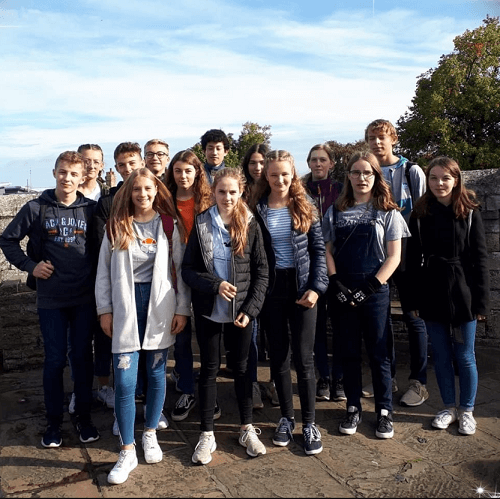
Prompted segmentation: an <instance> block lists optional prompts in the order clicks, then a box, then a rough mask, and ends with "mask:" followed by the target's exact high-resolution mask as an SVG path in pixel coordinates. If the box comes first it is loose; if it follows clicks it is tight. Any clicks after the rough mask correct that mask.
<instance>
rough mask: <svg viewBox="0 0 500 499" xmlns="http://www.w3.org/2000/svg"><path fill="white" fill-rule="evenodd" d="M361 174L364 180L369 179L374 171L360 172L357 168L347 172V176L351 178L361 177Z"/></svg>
mask: <svg viewBox="0 0 500 499" xmlns="http://www.w3.org/2000/svg"><path fill="white" fill-rule="evenodd" d="M361 175H363V178H365V179H366V180H369V179H371V178H372V177H373V175H375V173H373V172H360V171H358V170H351V171H350V172H349V177H352V178H356V179H358V178H361Z"/></svg>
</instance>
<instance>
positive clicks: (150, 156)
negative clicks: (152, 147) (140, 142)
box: [146, 151, 167, 159]
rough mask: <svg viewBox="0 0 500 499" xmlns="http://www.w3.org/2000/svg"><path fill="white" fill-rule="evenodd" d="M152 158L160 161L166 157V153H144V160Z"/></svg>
mask: <svg viewBox="0 0 500 499" xmlns="http://www.w3.org/2000/svg"><path fill="white" fill-rule="evenodd" d="M154 156H158V159H162V158H164V157H165V156H167V153H166V152H163V151H158V152H151V151H149V152H147V153H146V158H150V159H151V158H153V157H154Z"/></svg>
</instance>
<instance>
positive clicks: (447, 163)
mask: <svg viewBox="0 0 500 499" xmlns="http://www.w3.org/2000/svg"><path fill="white" fill-rule="evenodd" d="M435 166H440V167H441V168H443V170H446V171H447V172H448V173H449V174H450V175H451V176H452V177H453V178H454V179H456V180H457V185H456V186H455V187H453V190H452V191H451V204H452V207H453V212H454V213H455V216H456V217H457V218H462V219H464V218H467V216H468V215H469V212H470V211H471V210H475V209H477V208H478V207H479V203H478V201H477V199H476V193H475V192H474V191H472V190H471V189H467V188H466V187H465V185H464V183H463V180H462V172H461V171H460V167H459V166H458V163H457V162H456V161H455V160H454V159H451V158H449V157H448V156H438V157H437V158H434V159H433V160H432V161H431V162H430V163H429V164H428V165H427V169H426V171H425V179H426V188H427V190H426V191H425V193H424V194H423V196H421V197H420V198H419V200H418V201H417V203H416V205H415V209H414V210H413V211H414V214H415V216H416V217H417V218H422V217H425V216H426V215H428V214H429V207H430V204H431V202H432V201H434V200H435V199H436V196H434V194H433V193H432V192H431V190H430V188H429V177H430V174H431V170H432V169H433V168H434V167H435Z"/></svg>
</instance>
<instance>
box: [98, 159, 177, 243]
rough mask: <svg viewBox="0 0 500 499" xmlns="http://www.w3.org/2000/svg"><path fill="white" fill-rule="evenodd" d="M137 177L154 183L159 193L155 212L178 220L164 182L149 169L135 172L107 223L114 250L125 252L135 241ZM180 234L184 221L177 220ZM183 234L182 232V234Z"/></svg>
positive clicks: (124, 186) (126, 183)
mask: <svg viewBox="0 0 500 499" xmlns="http://www.w3.org/2000/svg"><path fill="white" fill-rule="evenodd" d="M137 177H146V178H148V179H150V180H152V181H153V183H154V184H155V186H156V189H157V193H156V196H155V199H154V201H153V210H154V211H156V212H157V213H163V214H165V215H169V216H171V217H174V218H176V211H175V206H174V201H173V199H172V195H171V194H170V192H169V191H168V189H167V188H166V187H165V186H164V185H163V182H162V181H161V180H160V179H158V178H157V177H156V175H154V174H153V173H151V172H150V171H149V169H148V168H138V169H137V170H134V171H133V172H132V173H131V174H130V176H129V177H128V178H127V180H125V182H124V183H123V185H122V186H121V187H120V189H119V190H118V192H117V193H116V195H115V197H114V199H113V206H112V207H111V215H110V217H109V220H108V222H107V224H106V225H107V233H108V237H109V239H110V241H111V245H112V246H113V248H116V249H121V250H125V249H127V248H128V247H129V246H130V243H131V242H132V241H133V240H134V238H135V234H134V230H133V228H132V221H133V219H134V212H135V206H134V203H133V201H132V190H133V188H134V183H135V180H136V179H137ZM177 223H178V226H180V227H178V228H179V232H181V231H182V230H185V229H184V225H183V223H182V219H177ZM181 233H182V232H181Z"/></svg>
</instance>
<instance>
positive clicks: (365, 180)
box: [323, 152, 409, 438]
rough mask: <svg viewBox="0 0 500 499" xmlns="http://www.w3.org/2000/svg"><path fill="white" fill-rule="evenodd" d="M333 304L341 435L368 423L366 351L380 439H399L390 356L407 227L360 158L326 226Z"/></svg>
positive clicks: (360, 155) (375, 167)
mask: <svg viewBox="0 0 500 499" xmlns="http://www.w3.org/2000/svg"><path fill="white" fill-rule="evenodd" d="M323 234H324V236H325V243H326V262H327V266H328V275H329V280H330V286H329V287H330V298H329V299H330V303H329V305H331V306H332V307H335V308H334V311H333V313H334V314H335V316H336V318H337V321H338V333H339V343H340V349H341V357H342V369H343V372H344V390H345V394H346V397H347V402H346V406H347V415H346V418H345V419H344V421H342V423H340V427H339V431H340V433H344V434H347V435H351V434H353V433H356V429H357V426H358V424H359V423H360V422H361V419H362V418H361V402H360V400H361V388H362V383H361V343H362V339H364V342H365V347H366V351H367V353H368V357H369V359H370V368H371V372H372V380H373V387H374V396H375V411H376V414H377V429H376V432H375V435H376V436H377V437H379V438H392V437H393V435H394V429H393V420H392V381H391V365H390V361H389V357H388V351H387V335H388V331H389V330H388V325H389V323H388V320H389V319H388V318H389V310H390V309H389V305H390V299H389V286H388V284H387V280H388V279H389V277H390V276H391V275H392V273H393V272H394V270H395V269H396V268H397V266H398V265H399V262H400V260H401V238H403V237H408V236H409V231H408V228H407V226H406V222H405V221H404V219H403V217H402V216H401V214H400V212H399V211H398V207H397V205H396V204H395V203H394V201H393V199H392V195H391V192H390V189H389V185H388V184H387V183H386V182H385V181H384V177H383V175H382V170H381V168H380V165H379V163H378V161H377V158H376V157H375V156H374V155H373V154H372V153H370V152H355V153H354V154H353V155H352V157H351V159H350V160H349V163H348V164H347V173H346V176H345V181H344V187H343V189H342V192H341V194H340V196H339V198H338V199H337V201H336V203H335V204H334V205H332V206H331V207H330V208H328V211H327V212H326V214H325V218H324V219H323Z"/></svg>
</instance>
